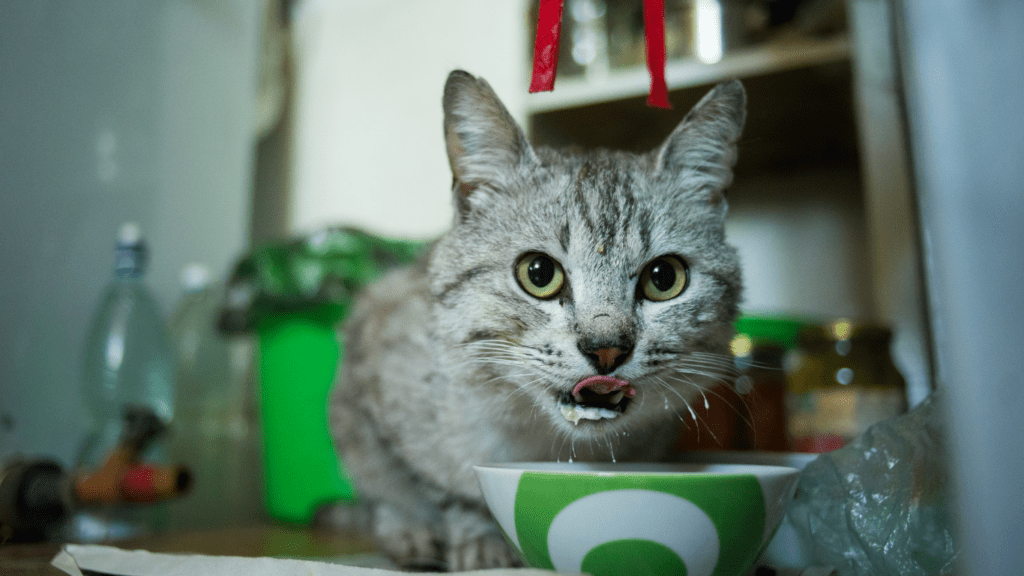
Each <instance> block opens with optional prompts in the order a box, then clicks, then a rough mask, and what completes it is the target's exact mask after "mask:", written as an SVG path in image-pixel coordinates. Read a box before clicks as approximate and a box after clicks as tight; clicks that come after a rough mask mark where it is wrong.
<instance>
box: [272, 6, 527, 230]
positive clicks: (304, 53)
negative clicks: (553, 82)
mask: <svg viewBox="0 0 1024 576" xmlns="http://www.w3.org/2000/svg"><path fill="white" fill-rule="evenodd" d="M525 22H526V1H525V0H488V1H486V2H483V1H480V0H390V1H388V2H381V1H379V0H307V1H305V2H302V3H300V4H299V6H298V9H297V10H296V12H295V19H294V49H295V56H296V88H295V91H296V92H295V99H294V102H295V104H294V105H295V108H294V114H295V122H296V125H295V143H294V146H295V147H294V158H295V165H294V171H293V172H292V175H293V180H292V186H291V188H292V190H291V192H290V194H291V200H290V205H289V213H290V215H289V229H290V232H293V233H295V232H308V231H310V230H314V229H316V228H319V227H322V226H325V225H333V224H339V223H341V224H350V225H357V226H362V227H365V228H367V229H369V230H371V231H375V232H378V233H381V234H388V235H393V236H400V237H414V238H429V237H432V236H435V235H438V234H440V233H441V232H443V231H444V230H445V229H446V228H447V226H448V224H449V222H450V218H451V208H450V204H451V197H450V189H451V172H450V171H449V168H448V160H447V156H446V155H445V151H444V138H443V136H442V129H441V123H442V117H443V115H442V112H441V92H442V88H443V86H444V81H445V79H446V78H447V76H448V73H449V72H450V71H451V70H453V69H455V68H463V69H465V70H467V71H469V72H471V73H473V74H475V75H478V76H483V77H485V78H486V79H487V80H488V82H490V84H491V86H493V87H494V89H495V90H496V91H497V93H498V95H499V96H500V97H501V98H502V100H503V101H504V103H505V105H506V106H507V107H508V108H509V110H510V111H511V112H512V114H513V115H514V116H516V117H517V119H519V120H520V121H522V119H523V118H524V110H525V99H526V85H527V83H526V82H527V81H526V79H527V74H528V68H527V55H528V52H529V47H528V46H527V39H526V38H525V34H524V32H523V31H524V29H525Z"/></svg>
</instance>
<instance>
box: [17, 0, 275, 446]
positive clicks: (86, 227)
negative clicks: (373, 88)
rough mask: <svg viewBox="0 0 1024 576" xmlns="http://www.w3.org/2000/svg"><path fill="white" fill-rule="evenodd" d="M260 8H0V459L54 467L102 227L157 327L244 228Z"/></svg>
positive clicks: (104, 245)
mask: <svg viewBox="0 0 1024 576" xmlns="http://www.w3.org/2000/svg"><path fill="white" fill-rule="evenodd" d="M259 15H260V9H259V3H257V2H247V1H244V0H159V1H147V2H123V3H112V2H55V1H36V2H3V3H2V4H0V54H2V55H3V56H2V58H0V162H2V164H0V247H2V250H0V458H3V457H6V456H8V455H10V454H12V453H16V452H21V453H26V454H32V455H50V456H54V457H57V458H58V459H59V460H61V461H63V462H65V463H70V461H71V460H72V459H73V457H74V452H75V450H76V448H77V444H78V442H79V441H80V437H81V434H82V432H83V426H84V414H83V413H82V411H81V407H80V394H79V386H80V373H79V369H80V363H81V359H80V354H81V351H82V349H83V347H84V342H85V337H86V332H87V329H88V324H89V322H90V319H91V315H92V313H93V309H94V307H95V306H96V304H97V300H98V299H99V296H100V293H101V290H102V288H103V286H104V284H105V283H106V281H107V279H108V278H109V276H110V273H111V269H112V263H113V262H112V253H111V249H112V245H113V241H114V238H115V235H116V232H117V228H118V225H119V224H120V223H121V222H123V221H125V220H135V221H138V222H139V223H140V224H141V226H142V228H143V230H144V232H145V233H146V234H147V236H148V237H149V240H150V245H151V251H152V260H151V262H152V265H151V274H150V278H149V281H150V285H151V287H152V288H153V290H154V292H155V293H156V296H157V299H158V301H159V303H160V305H161V307H162V308H163V311H164V313H165V314H167V313H169V312H170V310H171V308H172V307H173V305H174V303H175V302H176V300H177V298H178V295H179V288H178V275H179V271H180V270H181V268H182V266H183V265H184V264H186V263H188V262H193V261H198V262H205V263H207V264H208V265H209V266H211V267H212V268H213V269H214V270H218V271H220V270H224V269H226V268H227V266H228V265H229V263H231V262H232V261H233V260H234V259H235V258H236V257H237V256H238V254H239V253H240V252H241V250H242V249H243V247H244V245H245V243H246V235H247V230H248V220H249V191H250V189H251V184H250V180H251V177H252V176H251V173H252V170H251V163H252V159H251V158H252V148H253V135H252V127H253V122H254V118H253V105H252V104H253V99H254V97H255V86H256V79H255V78H256V75H255V65H256V51H257V31H258V26H257V24H258V17H259Z"/></svg>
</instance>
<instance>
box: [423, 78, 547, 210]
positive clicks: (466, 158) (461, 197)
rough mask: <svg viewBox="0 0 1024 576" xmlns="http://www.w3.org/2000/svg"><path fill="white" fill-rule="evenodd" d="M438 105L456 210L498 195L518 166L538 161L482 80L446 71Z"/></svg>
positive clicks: (505, 110)
mask: <svg viewBox="0 0 1024 576" xmlns="http://www.w3.org/2000/svg"><path fill="white" fill-rule="evenodd" d="M443 105H444V138H445V144H446V146H447V149H448V163H449V165H450V166H451V169H452V178H453V188H454V192H455V204H456V207H457V208H458V210H459V212H460V213H461V214H463V215H465V214H466V213H468V212H469V211H471V210H472V209H473V208H474V206H478V205H481V204H484V203H486V202H487V200H488V198H490V197H491V196H492V195H494V194H500V193H502V192H503V191H504V190H506V189H507V187H508V184H509V183H510V181H511V180H512V178H513V177H514V175H515V174H516V173H517V172H519V171H520V170H523V169H524V168H529V167H532V166H536V165H537V164H539V161H538V160H537V155H536V154H535V153H534V151H533V148H532V147H531V146H530V143H529V142H528V141H527V139H526V134H525V133H524V132H523V130H522V128H520V127H519V125H518V124H516V121H515V120H514V119H513V118H512V115H511V114H509V112H508V110H507V109H506V108H505V105H504V104H502V103H501V100H499V99H498V96H497V95H496V94H495V93H494V90H492V89H491V87H490V85H488V84H487V82H486V81H485V80H484V79H482V78H475V77H474V76H472V75H471V74H469V73H467V72H464V71H462V70H456V71H454V72H452V73H451V74H450V75H449V76H448V81H447V82H446V83H445V86H444V100H443Z"/></svg>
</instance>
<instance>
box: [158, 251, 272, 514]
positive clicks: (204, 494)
mask: <svg viewBox="0 0 1024 576" xmlns="http://www.w3.org/2000/svg"><path fill="white" fill-rule="evenodd" d="M181 279H182V287H183V288H184V294H183V296H182V298H181V301H180V303H179V304H178V307H177V309H176V311H175V313H174V316H173V317H172V320H171V324H170V333H171V338H172V340H173V343H174V350H175V354H176V360H177V374H178V387H177V395H178V396H177V398H178V401H177V414H176V416H175V423H174V428H173V430H172V434H171V450H172V454H173V456H174V459H175V461H176V462H181V463H183V464H185V465H187V466H188V467H189V468H190V469H191V470H192V473H193V476H194V484H193V487H192V491H191V493H190V494H188V495H187V496H185V497H184V498H183V499H181V500H179V501H176V502H172V503H171V504H170V515H171V525H172V527H173V528H174V529H196V528H215V527H220V526H224V525H229V524H232V523H235V524H237V523H241V522H243V521H246V520H255V519H256V517H257V514H258V512H259V498H260V490H259V486H260V484H261V479H260V476H259V453H258V446H257V443H256V430H255V419H256V409H255V398H254V395H253V391H252V390H251V382H250V381H249V380H248V379H247V376H248V374H247V373H246V371H247V368H248V366H249V364H250V363H251V358H252V352H251V349H250V346H248V342H247V341H246V340H244V339H242V338H240V337H237V336H236V337H234V338H231V339H228V338H227V337H226V335H224V334H222V333H220V332H219V331H218V329H217V318H218V314H219V312H220V308H221V306H222V304H223V300H224V286H223V284H222V283H221V282H214V281H211V278H210V273H209V271H208V269H207V268H206V267H205V266H203V265H201V264H191V265H189V266H186V267H185V269H184V270H183V272H182V278H181Z"/></svg>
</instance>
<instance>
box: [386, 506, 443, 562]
mask: <svg viewBox="0 0 1024 576" xmlns="http://www.w3.org/2000/svg"><path fill="white" fill-rule="evenodd" d="M372 516H373V520H372V527H371V529H372V531H373V537H374V540H375V541H376V542H377V545H378V546H379V547H380V549H381V552H383V553H384V554H385V555H386V556H387V557H388V558H390V559H391V560H392V561H393V562H395V563H396V564H398V565H399V566H400V567H401V568H403V569H407V570H433V571H436V570H442V569H444V567H445V563H444V540H443V538H442V536H441V535H440V534H438V533H437V532H436V531H435V530H433V529H432V528H431V526H430V523H429V522H425V521H424V519H418V518H413V517H411V516H410V515H408V514H405V513H403V512H402V511H400V510H399V509H397V508H395V507H394V506H391V505H389V504H386V503H378V504H376V505H374V506H373V509H372Z"/></svg>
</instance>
